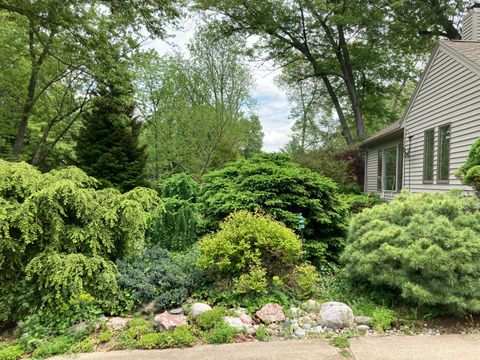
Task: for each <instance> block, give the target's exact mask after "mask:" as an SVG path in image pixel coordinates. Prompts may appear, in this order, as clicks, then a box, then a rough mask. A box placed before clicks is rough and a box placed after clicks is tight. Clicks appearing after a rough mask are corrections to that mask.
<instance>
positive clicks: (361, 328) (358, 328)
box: [357, 325, 370, 333]
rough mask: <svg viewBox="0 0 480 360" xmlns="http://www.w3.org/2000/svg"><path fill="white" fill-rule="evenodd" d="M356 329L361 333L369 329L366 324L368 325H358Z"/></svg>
mask: <svg viewBox="0 0 480 360" xmlns="http://www.w3.org/2000/svg"><path fill="white" fill-rule="evenodd" d="M357 330H358V331H359V332H361V333H365V332H367V331H368V330H370V326H368V325H358V326H357Z"/></svg>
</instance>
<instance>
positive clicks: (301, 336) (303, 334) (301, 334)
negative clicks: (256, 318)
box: [293, 329, 305, 339]
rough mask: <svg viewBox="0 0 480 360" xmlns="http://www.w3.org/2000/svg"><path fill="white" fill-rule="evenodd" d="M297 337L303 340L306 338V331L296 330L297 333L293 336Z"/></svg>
mask: <svg viewBox="0 0 480 360" xmlns="http://www.w3.org/2000/svg"><path fill="white" fill-rule="evenodd" d="M293 335H294V336H295V337H297V338H299V339H302V338H304V337H305V330H303V329H297V330H295V333H294V334H293Z"/></svg>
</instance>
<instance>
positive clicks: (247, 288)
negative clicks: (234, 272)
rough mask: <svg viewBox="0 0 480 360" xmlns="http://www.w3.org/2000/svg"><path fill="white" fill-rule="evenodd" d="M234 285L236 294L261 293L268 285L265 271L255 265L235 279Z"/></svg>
mask: <svg viewBox="0 0 480 360" xmlns="http://www.w3.org/2000/svg"><path fill="white" fill-rule="evenodd" d="M234 286H235V292H236V293H237V294H263V293H265V292H266V291H267V287H268V281H267V271H266V270H265V269H264V268H262V267H257V266H255V267H253V268H252V269H251V270H250V271H249V272H248V273H246V274H241V275H240V276H239V277H238V278H237V279H235V281H234Z"/></svg>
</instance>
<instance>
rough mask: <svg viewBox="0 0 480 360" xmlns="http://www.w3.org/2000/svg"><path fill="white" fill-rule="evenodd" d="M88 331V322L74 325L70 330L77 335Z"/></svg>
mask: <svg viewBox="0 0 480 360" xmlns="http://www.w3.org/2000/svg"><path fill="white" fill-rule="evenodd" d="M87 329H88V322H86V321H82V322H81V323H78V324H75V325H73V326H72V327H70V328H69V329H68V330H70V332H72V333H74V334H76V333H79V332H82V331H85V330H87Z"/></svg>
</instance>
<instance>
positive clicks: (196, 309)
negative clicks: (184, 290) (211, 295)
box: [190, 303, 212, 319]
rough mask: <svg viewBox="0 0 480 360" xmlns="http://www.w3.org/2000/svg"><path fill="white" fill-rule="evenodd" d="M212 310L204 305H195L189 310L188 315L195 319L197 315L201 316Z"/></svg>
mask: <svg viewBox="0 0 480 360" xmlns="http://www.w3.org/2000/svg"><path fill="white" fill-rule="evenodd" d="M209 310H212V307H211V306H210V305H208V304H204V303H195V304H193V305H192V307H191V308H190V314H191V315H192V318H194V319H195V318H196V317H197V316H198V315H200V314H203V313H204V312H206V311H209Z"/></svg>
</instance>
